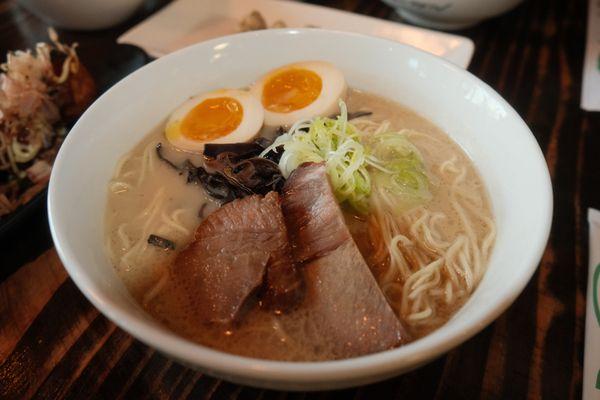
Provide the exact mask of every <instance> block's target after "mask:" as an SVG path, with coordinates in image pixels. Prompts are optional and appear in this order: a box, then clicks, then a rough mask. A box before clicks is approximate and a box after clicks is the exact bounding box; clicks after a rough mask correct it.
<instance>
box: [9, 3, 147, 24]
mask: <svg viewBox="0 0 600 400" xmlns="http://www.w3.org/2000/svg"><path fill="white" fill-rule="evenodd" d="M143 2H144V0H19V3H21V4H22V5H23V6H24V7H25V8H27V9H28V10H29V11H31V12H32V13H34V14H35V15H37V16H38V17H40V18H42V19H43V20H45V21H47V22H48V23H49V24H51V25H53V26H54V27H57V28H65V29H80V30H92V29H103V28H108V27H110V26H113V25H116V24H118V23H119V22H123V21H124V20H125V19H126V18H127V17H129V16H130V15H132V14H133V13H134V12H135V10H137V9H138V8H139V7H140V5H141V4H142V3H143Z"/></svg>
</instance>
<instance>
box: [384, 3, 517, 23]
mask: <svg viewBox="0 0 600 400" xmlns="http://www.w3.org/2000/svg"><path fill="white" fill-rule="evenodd" d="M382 1H383V2H384V3H385V4H388V5H390V6H392V7H394V8H395V9H396V12H397V13H398V14H400V16H401V17H402V18H403V19H405V20H406V21H408V22H411V23H413V24H415V25H420V26H424V27H427V28H434V29H444V30H455V29H462V28H467V27H469V26H472V25H475V24H478V23H479V22H481V21H483V20H484V19H487V18H490V17H495V16H497V15H500V14H503V13H505V12H507V11H509V10H511V9H512V8H514V7H516V6H517V4H519V3H520V2H521V1H522V0H382Z"/></svg>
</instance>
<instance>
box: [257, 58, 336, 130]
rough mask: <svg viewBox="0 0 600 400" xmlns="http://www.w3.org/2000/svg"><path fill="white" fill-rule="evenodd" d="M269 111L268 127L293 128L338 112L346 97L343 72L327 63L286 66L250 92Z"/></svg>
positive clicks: (269, 74) (266, 113) (267, 117)
mask: <svg viewBox="0 0 600 400" xmlns="http://www.w3.org/2000/svg"><path fill="white" fill-rule="evenodd" d="M250 92H252V93H253V94H254V95H255V96H256V98H257V99H259V100H260V102H261V104H262V106H263V107H264V109H265V125H268V126H289V125H292V124H293V123H294V122H296V121H298V120H300V119H306V118H312V117H315V116H317V115H320V116H327V115H331V114H335V113H336V112H337V111H338V100H339V99H340V98H344V97H345V96H346V80H345V79H344V74H342V71H340V70H339V69H337V68H336V67H335V66H333V65H332V64H330V63H328V62H324V61H306V62H299V63H294V64H288V65H284V66H283V67H280V68H277V69H275V70H273V71H271V72H269V73H268V74H267V75H265V76H263V77H262V78H261V79H260V80H259V81H258V82H256V83H255V84H254V85H252V87H251V88H250Z"/></svg>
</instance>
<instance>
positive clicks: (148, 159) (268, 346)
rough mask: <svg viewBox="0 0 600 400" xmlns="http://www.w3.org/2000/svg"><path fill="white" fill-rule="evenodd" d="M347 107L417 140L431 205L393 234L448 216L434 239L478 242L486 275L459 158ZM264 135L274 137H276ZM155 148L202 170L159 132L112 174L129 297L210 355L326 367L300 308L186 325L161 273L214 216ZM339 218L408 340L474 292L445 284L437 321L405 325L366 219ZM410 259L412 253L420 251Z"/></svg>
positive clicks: (430, 136)
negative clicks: (227, 322) (158, 242)
mask: <svg viewBox="0 0 600 400" xmlns="http://www.w3.org/2000/svg"><path fill="white" fill-rule="evenodd" d="M346 102H347V105H348V109H349V110H350V111H359V110H365V111H370V112H372V113H373V114H372V115H370V116H369V117H367V119H368V120H371V121H376V122H379V121H383V120H388V121H389V122H390V124H391V127H393V128H394V129H395V130H400V129H409V130H412V131H414V132H410V133H407V135H408V136H409V139H410V141H411V142H412V143H413V144H414V145H415V146H416V147H417V148H418V149H419V150H420V152H421V153H422V155H423V158H424V162H425V165H426V168H427V171H428V172H429V176H430V179H431V181H432V185H431V191H432V195H433V198H432V200H431V201H430V202H428V203H427V204H425V205H424V206H422V207H420V208H419V209H413V210H410V211H408V212H407V213H406V218H405V219H403V220H402V221H399V226H401V227H402V229H403V230H406V232H408V233H407V235H408V236H410V233H409V232H410V230H411V227H413V225H414V224H416V226H417V228H418V224H419V218H421V217H420V216H421V215H423V216H424V215H425V214H426V213H433V215H437V214H439V215H441V214H443V215H445V217H444V218H438V219H437V220H436V221H435V224H434V226H435V231H436V232H437V233H436V234H437V235H438V236H439V239H440V240H442V241H448V242H450V241H452V240H454V239H456V238H457V237H459V238H460V237H461V235H466V236H468V235H467V233H469V234H470V237H474V238H475V239H474V240H475V243H476V244H477V246H479V247H482V248H484V247H485V248H487V250H486V251H482V252H481V257H483V258H484V259H483V260H482V263H483V266H485V263H486V261H487V257H489V251H491V245H492V244H493V223H491V221H492V220H493V216H492V211H491V208H490V202H489V200H488V197H487V193H486V190H485V186H484V184H483V182H482V180H481V178H480V176H479V174H478V173H477V171H476V168H475V166H474V165H473V163H472V162H471V160H469V158H468V157H467V156H466V154H465V153H464V152H463V151H462V150H461V149H460V147H459V146H458V145H457V144H456V143H454V142H453V141H452V140H451V139H450V138H449V137H448V136H447V135H446V134H445V133H444V132H443V131H441V130H440V129H439V128H437V127H436V126H435V125H433V124H432V123H431V122H429V121H427V120H426V119H424V118H422V117H420V116H419V115H417V114H416V113H414V112H413V111H411V110H409V109H408V108H406V107H403V106H401V105H399V104H397V103H395V102H392V101H390V100H387V99H384V98H381V97H378V96H375V95H372V94H369V93H364V92H361V91H357V90H350V91H349V94H348V98H347V101H346ZM261 134H262V135H265V136H272V135H273V130H269V131H264V132H261ZM159 142H160V143H162V144H163V149H164V154H165V155H166V156H168V157H169V159H172V160H174V161H176V162H183V161H184V160H185V159H186V158H187V159H190V160H192V162H194V163H195V164H196V165H200V164H201V161H202V160H201V157H200V156H197V155H195V156H193V155H190V154H189V153H185V152H182V151H179V150H177V149H175V148H174V147H172V146H171V145H169V144H168V142H167V141H166V140H165V138H164V136H163V133H162V127H158V128H157V129H156V130H155V131H154V132H151V133H150V134H149V135H148V136H147V137H146V138H145V139H144V140H143V141H142V142H141V143H139V144H138V145H137V146H136V147H135V148H134V149H133V150H132V151H131V152H130V153H128V154H127V155H125V156H124V158H123V160H122V162H121V163H120V164H119V165H118V166H117V168H116V170H115V176H114V178H113V180H112V181H111V183H110V185H109V194H108V201H107V209H106V226H105V237H106V243H107V251H108V252H109V254H110V257H111V261H112V262H113V265H114V266H115V269H116V271H117V273H118V274H119V276H120V277H121V278H122V279H123V282H124V283H125V285H126V286H127V287H128V289H129V290H130V292H131V293H132V295H133V296H134V297H135V298H136V299H137V300H138V301H139V302H140V303H141V304H142V305H143V306H144V307H145V308H146V310H147V311H148V312H149V313H150V314H151V315H153V316H154V317H155V318H156V319H157V320H159V321H161V322H162V323H164V324H165V325H166V326H168V327H169V328H170V329H172V330H173V331H175V332H177V333H179V334H181V335H183V336H185V337H188V338H190V339H192V340H194V341H196V342H198V343H201V344H204V345H207V346H210V347H213V348H216V349H220V350H223V351H226V352H230V353H234V354H240V355H246V356H252V357H258V358H268V359H278V360H327V359H332V358H333V355H332V354H331V352H330V351H329V347H330V346H329V345H328V343H326V342H324V341H323V340H322V338H321V337H320V335H319V334H318V332H319V327H318V326H315V325H314V323H313V321H311V319H310V315H309V314H310V311H309V310H305V309H303V308H302V307H299V308H298V309H297V310H295V311H293V312H290V313H287V314H282V315H274V314H272V313H269V312H268V311H264V310H262V309H261V308H260V307H259V306H258V303H257V302H256V301H255V302H254V303H251V304H250V305H249V306H248V307H247V311H246V312H245V314H244V315H243V317H242V318H241V319H240V320H239V321H238V322H237V323H236V324H234V325H233V326H227V327H223V326H210V325H202V326H199V325H197V324H195V323H192V322H191V321H193V318H190V315H189V312H190V310H189V309H188V308H186V307H182V301H181V296H182V293H181V290H180V289H179V288H177V286H176V285H175V284H174V283H173V282H172V281H171V280H170V278H169V274H168V266H169V264H170V263H172V262H173V260H174V258H175V257H176V255H177V253H178V251H180V250H181V249H182V248H184V247H185V246H186V245H187V244H188V243H189V242H190V241H191V240H193V234H194V231H195V228H196V227H197V226H198V224H199V223H200V222H201V220H202V216H205V215H208V214H209V213H210V212H211V211H213V210H215V209H216V208H217V207H218V203H217V202H215V201H214V200H212V199H211V198H210V197H209V196H208V195H207V194H206V193H205V192H204V190H203V189H202V188H201V187H200V186H198V185H195V184H187V183H186V179H185V176H181V175H180V174H179V173H178V172H177V171H176V170H174V169H173V168H171V167H169V166H168V165H167V164H166V163H164V162H162V161H161V160H159V159H158V158H157V157H156V150H155V146H156V144H157V143H159ZM449 160H451V163H450V164H448V162H449ZM444 166H445V167H444ZM442 167H444V168H446V167H447V168H446V169H448V170H452V168H455V169H456V170H457V171H458V169H459V168H460V170H461V171H464V179H462V180H461V182H460V187H458V189H457V186H456V185H457V184H456V180H455V179H454V177H455V175H456V174H454V175H453V174H451V173H449V174H447V175H448V176H446V175H445V174H443V173H441V172H439V171H440V169H441V168H442ZM453 185H454V186H453ZM457 190H460V195H461V196H464V197H463V200H461V201H462V202H463V204H466V209H468V210H470V211H469V213H470V214H472V218H470V219H469V221H472V223H470V224H469V226H468V227H466V226H464V223H463V222H462V221H463V220H464V218H463V219H462V220H461V217H460V215H458V214H457V209H456V208H455V206H453V204H455V203H452V202H451V201H449V198H450V197H451V196H456V192H457ZM345 213H346V217H347V221H348V225H349V227H350V229H351V231H352V233H353V235H354V237H355V241H356V242H357V244H358V246H359V248H360V249H361V251H362V253H363V255H364V256H365V260H366V261H367V263H368V264H369V266H370V267H371V269H372V272H373V274H374V276H375V277H376V279H377V280H378V281H379V283H380V285H381V287H382V290H383V292H384V294H385V295H386V297H387V299H388V301H389V303H390V305H391V306H392V308H393V309H394V310H395V311H396V313H397V314H398V315H399V316H400V317H401V318H402V320H403V321H404V322H405V325H406V326H407V328H408V330H409V331H410V333H411V334H412V336H413V339H417V338H419V337H421V336H423V335H425V334H427V333H428V332H430V331H431V330H433V329H435V328H437V327H439V326H440V325H442V324H443V323H445V322H446V321H447V320H448V319H449V318H450V317H451V316H452V314H453V313H454V312H455V311H456V310H457V309H458V308H459V307H460V306H461V305H462V304H463V303H464V301H466V300H467V299H468V296H469V294H470V293H472V290H473V288H472V287H471V288H469V289H468V290H466V289H465V290H464V293H461V292H460V291H459V290H457V289H448V285H450V286H452V285H451V284H448V283H446V286H445V289H444V290H445V294H440V295H438V296H437V297H435V296H434V297H435V299H434V300H431V299H430V301H431V302H432V303H431V307H430V308H435V315H433V316H431V318H429V319H428V320H427V322H426V323H422V322H420V321H419V320H414V321H413V320H412V319H411V318H413V317H414V316H415V315H417V317H419V315H418V314H419V312H417V311H418V309H419V307H416V308H417V311H414V312H403V308H402V306H401V304H400V303H401V302H402V298H401V292H402V291H401V290H399V287H400V283H401V278H399V277H394V276H393V274H392V273H390V272H389V271H390V267H389V260H387V261H386V260H385V259H382V258H377V257H374V254H377V248H380V247H381V246H382V243H372V242H373V241H374V240H375V241H376V239H377V238H375V239H374V238H373V237H372V236H370V235H369V233H368V232H369V230H368V224H369V219H368V218H366V217H359V216H356V215H354V214H353V213H352V212H349V211H348V210H345ZM417 230H418V229H417ZM465 232H467V233H465ZM149 234H156V235H159V236H162V237H165V238H168V239H170V240H172V241H173V242H174V243H175V246H176V249H175V250H174V251H167V250H163V249H159V248H157V247H155V246H152V245H149V244H148V243H147V238H148V235H149ZM417 236H418V235H417ZM465 240H466V239H465ZM488 242H489V243H488ZM384 246H385V244H384ZM417 247H418V246H417ZM450 247H451V246H450ZM415 251H416V252H417V253H418V252H419V250H418V249H416V250H415ZM465 254H474V253H465ZM484 255H485V257H484ZM428 257H429V256H424V258H423V260H429V261H431V260H430V259H429V258H428ZM465 257H468V256H465ZM471 257H472V256H471ZM414 262H415V263H419V261H414ZM422 262H423V263H426V261H422ZM459 272H460V271H459ZM481 274H483V271H479V272H478V273H477V276H474V277H473V280H474V285H476V283H477V282H478V281H479V279H480V277H481ZM443 275H444V274H443V273H442V277H441V278H440V279H442V280H443V279H447V280H448V281H450V279H449V278H448V277H444V276H443ZM461 279H462V278H461ZM465 279H466V278H465ZM394 280H396V281H398V282H397V284H395V283H394V282H392V284H390V281H394ZM449 292H451V298H452V301H451V302H449V303H447V304H446V302H445V300H444V298H448V293H449ZM201 306H202V305H198V307H201ZM417 306H419V305H417ZM405 308H406V307H405ZM413 308H414V307H413Z"/></svg>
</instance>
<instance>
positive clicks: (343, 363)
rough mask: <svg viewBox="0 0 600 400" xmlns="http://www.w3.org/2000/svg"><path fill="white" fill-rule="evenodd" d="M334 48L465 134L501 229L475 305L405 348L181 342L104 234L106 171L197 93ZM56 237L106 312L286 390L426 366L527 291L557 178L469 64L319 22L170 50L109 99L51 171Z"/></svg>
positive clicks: (186, 355) (341, 63)
mask: <svg viewBox="0 0 600 400" xmlns="http://www.w3.org/2000/svg"><path fill="white" fill-rule="evenodd" d="M299 60H326V61H330V62H332V63H334V64H336V65H337V66H338V67H340V68H341V69H342V70H343V71H344V72H345V74H346V78H347V80H348V82H349V84H350V85H351V86H353V87H356V88H360V89H365V90H368V91H371V92H374V93H377V94H380V95H382V96H386V97H389V98H391V99H394V100H397V101H399V102H401V103H403V104H405V105H407V106H409V107H411V108H412V109H413V110H415V111H417V112H418V113H420V114H421V115H424V116H426V117H427V118H429V119H430V120H431V121H433V122H434V123H435V124H437V125H438V126H440V127H442V128H443V129H444V130H445V131H446V132H448V134H449V135H450V136H451V137H452V138H453V139H454V140H455V141H456V142H458V143H459V144H460V145H461V146H462V148H463V149H464V150H465V151H466V152H467V153H468V154H469V156H470V157H471V158H472V159H473V161H474V162H475V164H476V165H477V167H478V169H479V171H480V173H481V175H482V176H483V180H484V182H485V183H486V184H487V187H488V190H489V193H490V196H491V199H492V203H493V209H494V214H495V217H496V221H497V227H498V237H497V239H496V245H495V249H494V251H493V254H492V257H491V260H490V262H489V266H488V271H487V273H486V274H485V276H484V278H483V281H482V282H481V283H480V285H479V287H478V288H477V290H476V291H475V293H474V294H473V295H472V296H471V298H470V299H469V301H468V302H467V303H466V304H465V306H464V307H463V308H462V309H461V310H460V311H459V312H458V313H457V314H456V315H455V316H454V317H453V318H452V319H451V320H450V321H449V322H448V323H447V324H446V325H444V326H443V327H441V328H440V329H438V330H437V331H435V332H434V333H432V334H431V335H429V336H427V337H425V338H423V339H420V340H417V341H415V342H413V343H410V344H408V345H406V346H403V347H400V348H398V349H394V350H389V351H386V352H382V353H378V354H372V355H368V356H364V357H359V358H354V359H346V360H340V361H329V362H318V363H315V362H312V363H311V362H306V363H292V362H276V361H264V360H258V359H251V358H244V357H238V356H234V355H230V354H226V353H222V352H219V351H215V350H212V349H210V348H206V347H203V346H200V345H197V344H195V343H192V342H190V341H188V340H185V339H183V338H181V337H179V336H177V335H175V334H174V333H172V332H170V331H169V330H167V329H166V328H164V327H162V326H161V325H159V324H158V323H157V322H155V321H154V320H153V319H152V318H150V317H149V316H148V315H146V313H144V311H143V310H142V309H141V308H140V306H138V304H137V303H136V302H135V301H134V300H133V298H132V297H131V296H130V295H129V293H128V292H127V290H126V289H125V287H124V286H123V284H122V283H121V281H120V280H119V278H118V277H117V275H116V273H115V271H114V270H113V267H112V266H111V264H110V262H109V260H108V258H107V256H106V254H105V252H104V246H103V226H104V211H105V206H106V197H107V183H108V181H109V179H110V178H111V175H112V173H113V171H114V168H115V165H116V163H117V160H118V159H119V157H121V156H122V155H123V154H124V153H125V152H127V151H128V150H129V149H131V148H132V147H133V146H134V145H135V144H136V143H138V142H139V141H140V140H141V139H142V138H143V137H144V135H146V134H147V133H148V132H150V131H151V130H152V129H153V128H155V127H156V126H157V125H158V124H161V123H163V121H164V118H165V117H166V116H167V115H168V114H169V112H170V111H171V110H173V109H174V108H175V107H176V106H177V105H178V104H180V103H181V102H182V101H183V100H184V99H187V98H188V97H190V96H192V95H194V94H196V93H200V92H204V91H208V90H213V89H216V88H220V87H224V86H225V87H234V88H235V87H241V86H245V85H248V84H249V83H250V82H252V81H254V80H255V79H256V78H257V77H259V76H261V75H262V74H264V72H265V71H268V70H269V69H271V68H274V67H276V66H279V65H281V64H285V63H289V62H293V61H299ZM48 209H49V218H50V227H51V231H52V236H53V238H54V242H55V244H56V248H57V250H58V254H59V255H60V258H61V260H62V261H63V263H64V265H65V267H66V269H67V271H68V272H69V274H70V275H71V278H72V279H73V280H74V281H75V283H76V284H77V286H78V287H79V288H80V289H81V291H82V292H83V293H84V294H85V296H86V297H87V298H88V299H89V300H90V301H91V302H92V303H93V304H94V305H95V306H96V307H97V308H98V309H99V310H100V311H101V312H102V313H104V314H105V315H106V316H107V317H108V318H110V319H111V320H112V321H114V322H115V323H116V324H117V325H119V326H120V327H121V328H123V329H124V330H126V331H127V332H129V333H131V334H132V335H133V336H135V337H136V338H138V339H139V340H141V341H142V342H144V343H146V344H148V345H150V346H152V347H154V348H156V349H158V350H160V351H161V352H163V353H165V354H167V355H169V356H170V357H173V358H175V359H178V360H180V361H181V362H183V363H185V364H187V365H190V366H194V367H197V368H198V369H200V370H203V371H205V372H207V373H209V374H211V375H215V376H219V377H222V378H225V379H228V380H231V381H235V382H240V383H245V384H250V385H255V386H262V387H270V388H284V389H306V390H316V389H324V388H341V387H348V386H353V385H359V384H366V383H369V382H373V381H377V380H381V379H384V378H387V377H391V376H394V375H398V374H401V373H403V372H406V371H409V370H411V369H414V368H416V367H417V366H420V365H422V364H424V363H426V362H428V361H430V360H432V359H433V358H435V357H438V356H440V355H441V354H443V353H445V352H447V351H448V350H450V349H451V348H453V347H455V346H457V345H459V344H460V343H462V342H464V341H465V340H467V339H468V338H469V337H471V336H473V335H474V334H476V333H477V332H479V331H480V330H481V329H483V328H484V327H485V326H486V325H488V324H489V323H490V322H491V321H493V320H494V319H495V318H496V317H497V316H498V315H500V313H502V312H503V311H504V310H505V309H506V308H507V307H508V306H509V305H510V304H511V303H512V302H513V301H514V300H515V298H516V297H517V295H518V294H519V293H520V292H521V290H522V289H523V287H524V286H525V284H526V283H527V281H528V280H529V278H530V277H531V275H532V274H533V272H534V271H535V269H536V266H537V264H538V262H539V260H540V257H541V255H542V252H543V250H544V247H545V245H546V241H547V238H548V233H549V229H550V220H551V214H552V188H551V184H550V179H549V175H548V170H547V167H546V163H545V161H544V157H543V155H542V153H541V152H540V149H539V147H538V144H537V143H536V141H535V139H534V137H533V135H532V134H531V132H530V131H529V129H528V128H527V126H526V125H525V123H524V122H523V121H522V120H521V118H520V117H519V116H518V115H517V113H516V112H515V111H514V110H513V109H512V108H511V107H510V105H508V104H507V103H506V102H505V101H504V100H503V99H502V98H501V97H500V96H499V95H498V94H497V93H496V92H494V91H493V90H492V89H491V88H490V87H489V86H487V85H486V84H485V83H483V82H481V81H480V80H479V79H477V78H476V77H474V76H473V75H471V74H469V73H468V72H466V71H464V70H462V69H460V68H458V67H456V66H454V65H452V64H450V63H448V62H446V61H443V60H442V59H440V58H436V57H435V56H432V55H430V54H427V53H424V52H422V51H420V50H417V49H414V48H412V47H408V46H404V45H402V44H399V43H397V42H392V41H388V40H385V39H378V38H374V37H368V36H361V35H356V34H350V33H341V32H331V31H322V30H302V29H294V30H270V31H260V32H251V33H244V34H239V35H233V36H228V37H223V38H220V39H215V40H212V41H208V42H204V43H201V44H198V45H195V46H192V47H189V48H186V49H183V50H181V51H178V52H176V53H174V54H172V55H169V56H166V57H164V58H160V59H158V60H156V61H154V62H152V63H151V64H149V65H147V66H145V67H143V68H141V69H140V70H138V71H136V72H134V73H133V74H131V75H130V76H128V77H127V78H125V79H123V80H122V81H121V82H119V83H118V84H116V85H115V86H114V87H113V88H111V89H110V90H109V91H108V92H106V93H105V94H104V95H103V96H102V97H100V98H99V99H98V100H97V101H96V102H95V103H94V104H93V105H92V106H91V107H90V108H89V109H88V110H87V111H86V112H85V114H84V115H83V116H82V117H81V118H80V119H79V121H78V122H77V124H76V125H75V126H74V127H73V129H72V130H71V133H70V134H69V135H68V137H67V139H66V140H65V142H64V144H63V146H62V148H61V150H60V153H59V154H58V157H57V159H56V163H55V165H54V171H53V173H52V177H51V180H50V189H49V195H48Z"/></svg>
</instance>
